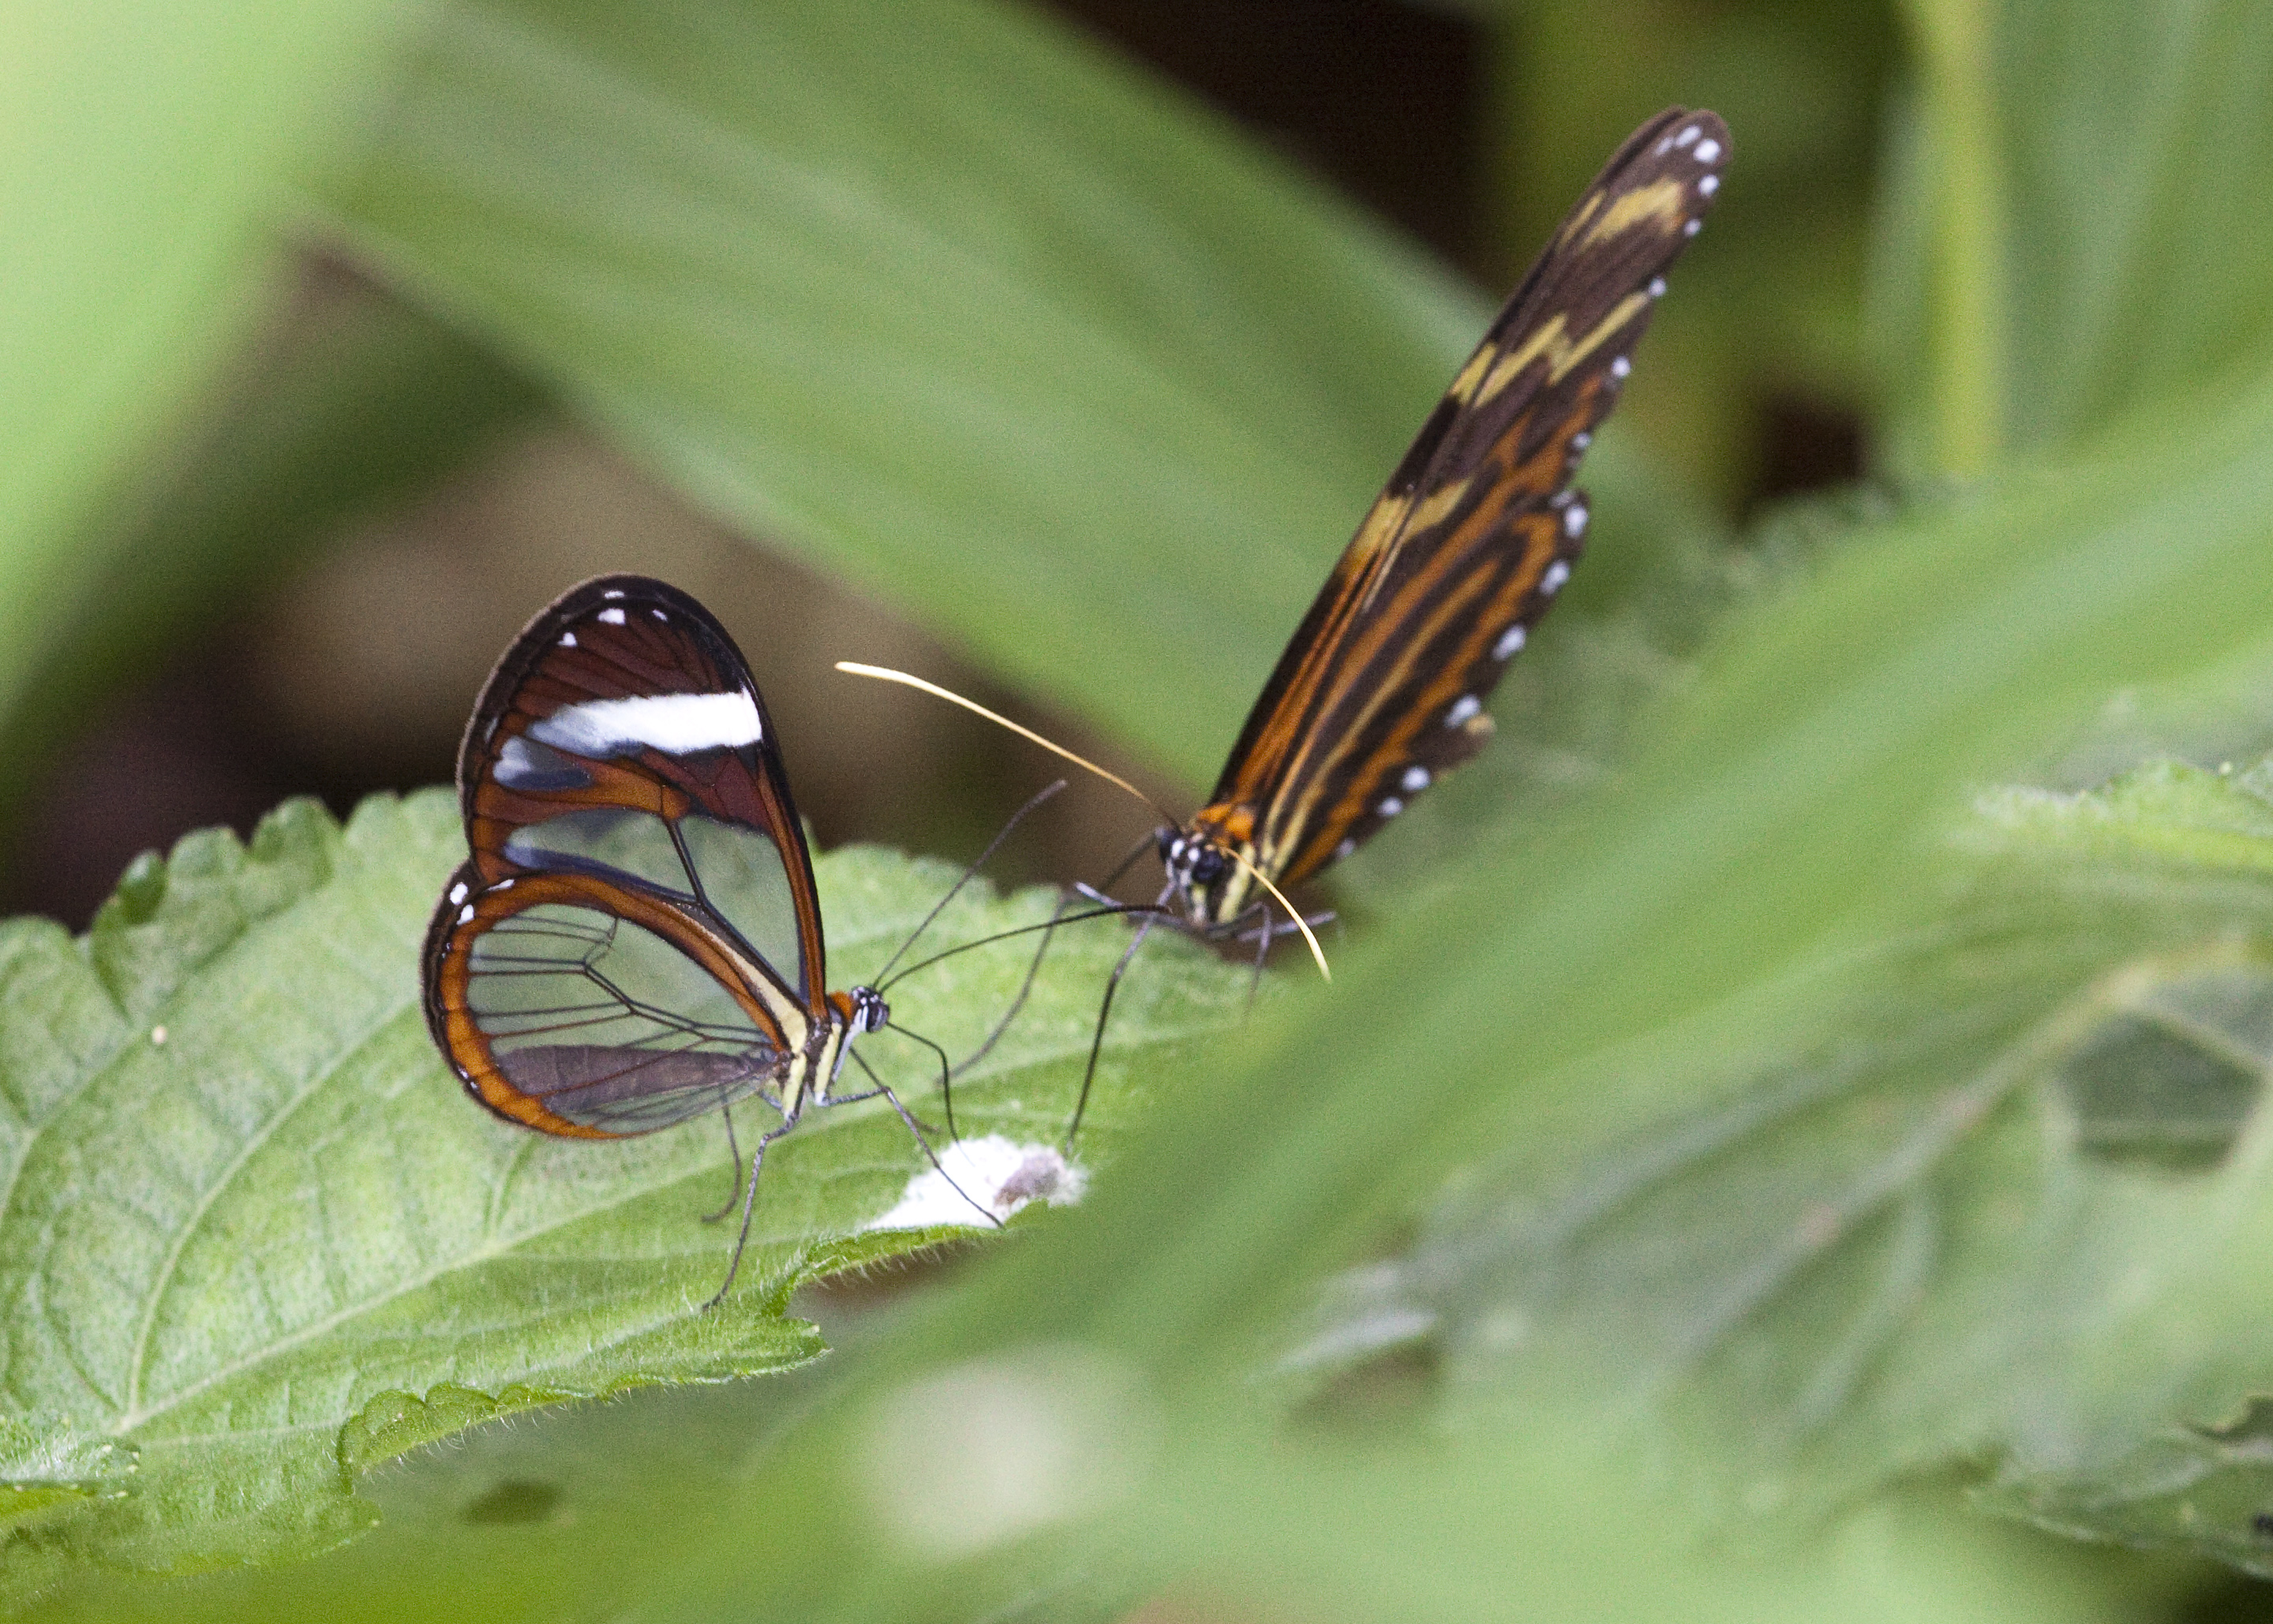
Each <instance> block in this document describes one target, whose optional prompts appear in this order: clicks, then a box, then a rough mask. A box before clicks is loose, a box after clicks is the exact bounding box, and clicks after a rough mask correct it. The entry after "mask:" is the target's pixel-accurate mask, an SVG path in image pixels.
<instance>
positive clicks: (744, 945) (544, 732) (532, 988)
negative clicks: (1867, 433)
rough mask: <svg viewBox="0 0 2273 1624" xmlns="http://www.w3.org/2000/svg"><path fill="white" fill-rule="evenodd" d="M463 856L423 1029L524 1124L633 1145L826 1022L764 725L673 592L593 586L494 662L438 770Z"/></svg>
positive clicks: (776, 750) (765, 1073)
mask: <svg viewBox="0 0 2273 1624" xmlns="http://www.w3.org/2000/svg"><path fill="white" fill-rule="evenodd" d="M458 789H459V800H460V805H461V810H462V812H463V813H464V816H465V823H466V838H467V843H468V845H469V847H470V849H471V856H470V857H469V859H468V861H467V862H466V864H464V866H462V867H461V869H460V870H459V871H458V872H457V873H456V874H455V875H454V877H453V878H452V879H451V882H450V884H449V886H448V887H446V890H445V892H444V894H443V897H442V902H441V904H440V906H439V908H438V909H436V911H435V915H434V921H433V924H432V926H431V929H430V931H429V932H428V934H427V944H426V954H425V960H424V973H425V999H426V1014H427V1021H428V1024H429V1026H430V1027H431V1029H432V1031H433V1034H434V1038H435V1041H436V1043H437V1044H439V1045H440V1047H441V1049H442V1051H443V1052H444V1053H445V1054H446V1056H447V1057H448V1058H449V1059H450V1061H451V1064H452V1066H454V1069H455V1070H456V1071H457V1073H458V1074H459V1076H460V1077H461V1080H462V1081H464V1082H465V1084H466V1086H467V1088H468V1089H469V1091H470V1092H471V1093H472V1094H473V1095H474V1096H475V1097H476V1098H477V1099H479V1100H480V1101H481V1102H482V1103H483V1104H485V1105H487V1106H489V1107H490V1108H491V1110H493V1111H497V1112H498V1113H499V1114H500V1115H502V1116H505V1117H507V1118H509V1119H512V1120H514V1121H516V1122H519V1123H521V1124H522V1125H523V1126H529V1127H534V1128H538V1129H541V1130H543V1131H544V1132H546V1133H551V1134H564V1135H568V1136H573V1137H579V1138H611V1137H616V1136H619V1135H621V1134H638V1133H646V1132H649V1131H650V1130H652V1129H655V1128H658V1127H664V1126H670V1125H671V1124H672V1123H675V1122H679V1121H684V1120H686V1119H688V1118H691V1117H694V1116H698V1115H701V1113H703V1112H704V1111H711V1110H715V1109H716V1108H717V1107H718V1106H719V1105H721V1104H730V1103H731V1101H732V1100H734V1099H736V1098H739V1097H740V1096H743V1095H746V1094H748V1093H750V1092H753V1091H754V1090H755V1089H760V1088H761V1087H764V1086H766V1085H767V1084H769V1082H774V1083H778V1082H779V1081H781V1080H782V1074H783V1067H784V1061H785V1060H787V1061H790V1062H791V1063H794V1061H795V1059H797V1058H798V1057H799V1056H801V1055H802V1054H803V1052H804V1051H805V1047H806V1038H807V1037H808V1036H809V1034H810V1032H811V1029H812V1025H813V1023H814V1021H815V1020H817V1019H826V1018H827V1015H826V1014H825V1006H824V1000H825V998H826V994H825V993H824V992H823V991H822V988H823V985H824V982H823V976H824V970H825V967H824V964H823V962H822V958H823V955H822V944H821V910H820V906H819V902H818V899H817V897H816V895H815V893H814V882H813V864H812V860H811V858H810V857H809V855H808V854H807V852H806V843H805V835H804V832H803V830H802V828H801V827H800V826H799V822H798V818H797V811H796V808H795V806H794V805H792V804H791V800H790V793H789V782H788V779H787V776H786V775H785V772H784V767H783V765H782V760H781V752H780V747H779V745H777V743H776V740H775V736H774V730H773V722H772V720H771V718H770V717H769V716H768V715H767V714H766V709H765V705H764V701H763V700H761V698H760V697H759V694H758V690H757V685H756V683H755V682H754V681H753V680H752V678H751V676H750V672H749V668H748V666H747V665H746V662H744V661H743V659H742V656H741V653H740V651H739V649H737V648H736V647H735V646H734V644H733V641H732V640H731V638H730V637H728V635H727V634H726V632H725V630H724V628H723V627H722V626H720V625H719V624H718V623H717V621H716V619H714V618H713V617H711V615H710V613H709V610H705V609H704V608H703V607H702V606H701V604H700V603H698V602H695V601H694V599H693V598H691V597H689V596H687V595H686V594H685V593H683V592H680V591H679V590H677V589H676V588H674V587H669V586H666V585H664V583H663V582H661V581H657V580H649V579H647V578H646V577H643V576H637V575H612V576H603V577H601V578H600V579H598V580H592V581H588V582H586V583H585V584H584V585H582V586H581V587H576V588H575V589H574V591H572V592H570V593H568V594H567V595H566V596H564V597H562V598H561V599H560V600H559V602H555V603H554V604H552V605H551V607H550V608H549V609H547V610H544V612H543V613H541V614H539V615H538V616H537V617H536V619H534V620H532V621H531V622H530V623H529V626H528V627H527V629H525V630H524V631H523V632H521V636H520V637H519V638H518V639H516V640H514V644H513V647H511V648H510V649H508V650H507V651H506V655H505V657H504V658H503V659H502V660H501V661H499V663H498V667H497V670H495V671H494V672H493V673H492V674H491V677H490V680H489V683H488V685H487V686H485V687H484V689H483V691H482V696H481V699H480V700H479V701H478V703H477V704H476V707H475V709H474V715H473V719H472V721H471V722H469V724H468V726H467V729H466V736H465V740H464V743H463V745H461V748H460V751H459V757H458Z"/></svg>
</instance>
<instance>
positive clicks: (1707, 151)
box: [1696, 141, 1721, 163]
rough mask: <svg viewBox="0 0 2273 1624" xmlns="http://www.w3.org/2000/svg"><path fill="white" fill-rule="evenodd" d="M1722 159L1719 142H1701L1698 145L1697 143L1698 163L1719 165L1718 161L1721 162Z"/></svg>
mask: <svg viewBox="0 0 2273 1624" xmlns="http://www.w3.org/2000/svg"><path fill="white" fill-rule="evenodd" d="M1720 157H1721V143H1720V142H1718V141H1699V142H1698V143H1697V152H1696V158H1697V161H1698V162H1699V163H1717V162H1718V161H1720Z"/></svg>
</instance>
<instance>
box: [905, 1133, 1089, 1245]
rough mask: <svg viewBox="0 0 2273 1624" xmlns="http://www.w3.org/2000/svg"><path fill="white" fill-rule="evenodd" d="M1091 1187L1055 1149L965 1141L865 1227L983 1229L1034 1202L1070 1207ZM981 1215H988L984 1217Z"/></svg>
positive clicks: (997, 1140) (996, 1139) (991, 1139)
mask: <svg viewBox="0 0 2273 1624" xmlns="http://www.w3.org/2000/svg"><path fill="white" fill-rule="evenodd" d="M1088 1186H1089V1171H1088V1170H1087V1169H1086V1168H1084V1167H1082V1166H1081V1165H1079V1164H1077V1163H1073V1162H1069V1161H1067V1160H1066V1159H1065V1157H1064V1156H1061V1155H1060V1154H1059V1153H1058V1151H1057V1149H1056V1148H1055V1147H1054V1146H1052V1145H1022V1144H1016V1143H1014V1142H1012V1141H1009V1140H1008V1139H1005V1138H1003V1137H1002V1135H1001V1134H987V1135H986V1136H985V1137H984V1138H981V1139H962V1140H957V1141H956V1142H955V1143H953V1144H951V1145H949V1146H948V1147H946V1148H945V1149H942V1150H941V1152H940V1153H939V1165H938V1166H937V1167H926V1168H925V1169H924V1170H923V1171H921V1172H919V1173H918V1174H917V1175H916V1176H915V1177H914V1178H912V1179H909V1180H908V1187H907V1188H906V1189H905V1190H904V1191H903V1192H902V1193H901V1194H900V1200H899V1204H898V1205H896V1206H895V1207H894V1208H893V1209H891V1210H890V1211H889V1212H888V1213H885V1214H883V1215H882V1216H880V1217H874V1218H871V1219H869V1220H868V1222H867V1223H866V1224H863V1225H862V1226H861V1227H862V1228H864V1229H871V1230H920V1229H929V1228H931V1227H932V1226H934V1224H969V1225H971V1227H973V1228H979V1227H982V1226H984V1225H985V1224H986V1220H987V1218H988V1217H990V1216H991V1217H994V1218H997V1219H1001V1218H1007V1217H1009V1216H1010V1215H1011V1214H1012V1213H1014V1212H1016V1211H1017V1210H1018V1209H1019V1208H1021V1207H1024V1205H1025V1204H1026V1203H1027V1202H1028V1201H1038V1200H1039V1201H1047V1202H1049V1204H1050V1205H1051V1206H1053V1207H1069V1206H1071V1205H1072V1204H1073V1203H1074V1202H1076V1201H1079V1200H1080V1199H1081V1195H1082V1192H1083V1191H1084V1189H1086V1188H1087V1187H1088ZM981 1209H984V1211H983V1213H982V1211H981Z"/></svg>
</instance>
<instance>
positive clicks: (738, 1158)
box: [702, 1104, 742, 1224]
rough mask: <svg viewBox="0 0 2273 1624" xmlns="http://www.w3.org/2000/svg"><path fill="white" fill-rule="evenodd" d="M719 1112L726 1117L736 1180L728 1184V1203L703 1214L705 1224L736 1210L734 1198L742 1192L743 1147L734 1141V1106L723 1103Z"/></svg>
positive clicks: (728, 1146)
mask: <svg viewBox="0 0 2273 1624" xmlns="http://www.w3.org/2000/svg"><path fill="white" fill-rule="evenodd" d="M718 1114H719V1115H720V1116H722V1117H724V1118H725V1119H726V1158H727V1160H729V1161H730V1162H731V1163H732V1164H734V1181H733V1182H732V1183H731V1184H730V1185H728V1186H726V1204H725V1205H724V1206H723V1207H721V1208H719V1209H718V1210H717V1211H716V1212H706V1213H704V1214H703V1215H702V1222H703V1223H705V1224H717V1223H720V1222H722V1221H724V1218H725V1216H726V1215H727V1214H729V1213H731V1212H732V1211H733V1210H734V1198H735V1197H736V1196H738V1195H739V1194H741V1193H742V1149H741V1147H740V1146H739V1145H737V1144H736V1143H735V1142H734V1108H733V1107H732V1106H731V1105H728V1104H721V1105H720V1106H719V1107H718Z"/></svg>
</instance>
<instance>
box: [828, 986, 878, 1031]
mask: <svg viewBox="0 0 2273 1624" xmlns="http://www.w3.org/2000/svg"><path fill="white" fill-rule="evenodd" d="M829 1002H830V1003H832V1004H834V1005H835V1006H836V1015H837V1019H838V1020H840V1021H842V1022H844V1036H845V1037H859V1036H860V1035H861V1034H862V1033H863V1032H881V1031H882V1030H883V1029H884V1023H885V1022H888V1021H889V1020H890V1019H891V1018H892V1007H891V1006H890V1005H889V1004H887V1003H886V1002H884V995H883V994H882V993H881V992H877V991H876V989H875V988H874V987H855V988H853V989H852V990H851V992H832V993H830V994H829Z"/></svg>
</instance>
